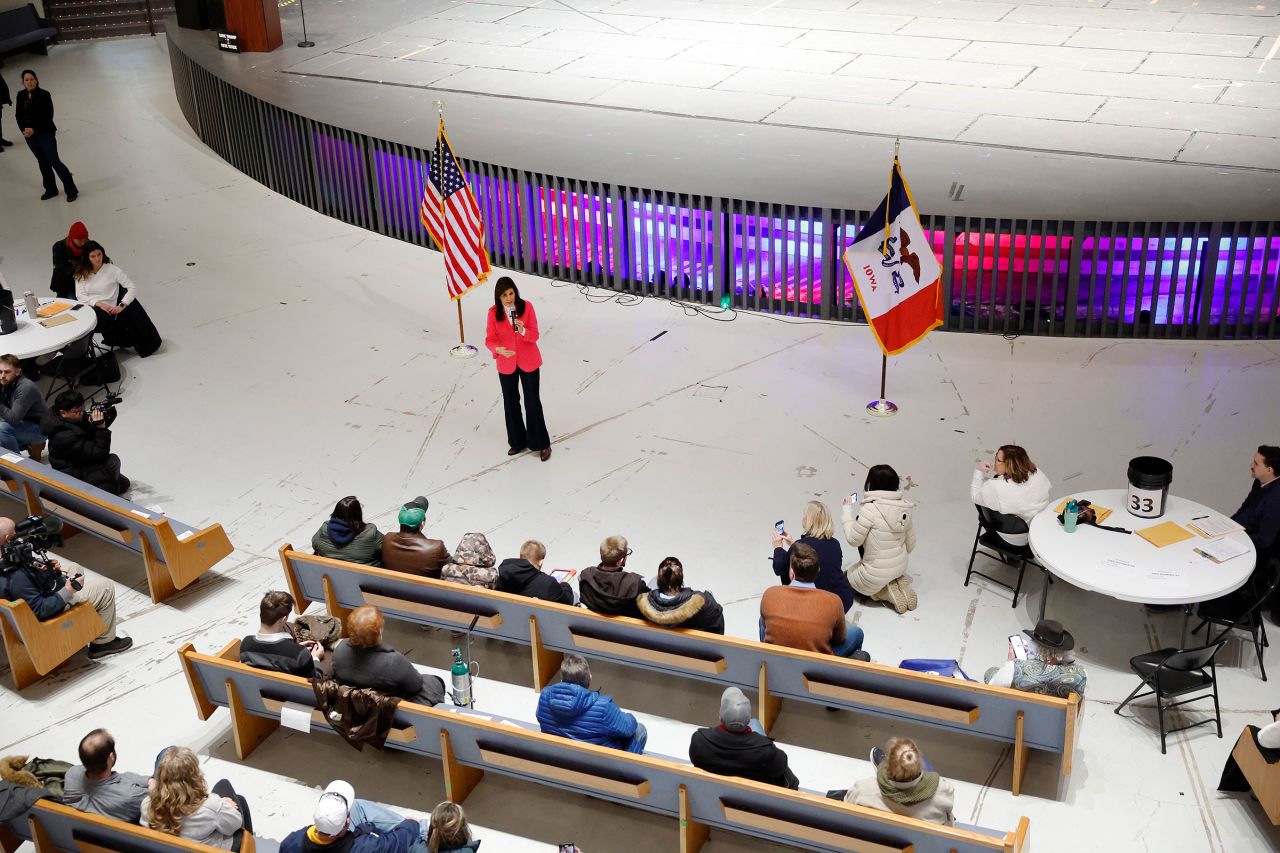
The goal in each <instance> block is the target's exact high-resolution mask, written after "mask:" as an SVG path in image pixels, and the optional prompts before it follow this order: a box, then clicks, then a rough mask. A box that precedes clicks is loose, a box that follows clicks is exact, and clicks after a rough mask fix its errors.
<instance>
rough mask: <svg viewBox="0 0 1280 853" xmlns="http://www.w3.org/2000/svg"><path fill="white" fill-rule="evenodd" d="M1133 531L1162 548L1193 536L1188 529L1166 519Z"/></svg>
mask: <svg viewBox="0 0 1280 853" xmlns="http://www.w3.org/2000/svg"><path fill="white" fill-rule="evenodd" d="M1133 532H1134V533H1136V534H1138V535H1139V536H1141V537H1142V538H1143V539H1145V540H1147V541H1148V542H1150V543H1151V544H1152V545H1155V546H1156V547H1157V548H1163V547H1164V546H1166V545H1172V544H1173V543H1174V542H1181V541H1183V540H1184V539H1191V538H1193V537H1194V536H1195V534H1194V533H1192V532H1191V531H1190V530H1187V529H1186V528H1185V527H1182V526H1181V525H1178V524H1176V523H1174V522H1172V521H1166V522H1165V523H1164V524H1157V525H1155V526H1154V527H1145V528H1143V529H1142V530H1135V531H1133Z"/></svg>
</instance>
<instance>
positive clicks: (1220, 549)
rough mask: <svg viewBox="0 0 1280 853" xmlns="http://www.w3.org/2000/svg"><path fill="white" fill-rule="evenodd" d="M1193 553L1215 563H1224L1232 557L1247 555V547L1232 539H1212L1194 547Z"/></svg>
mask: <svg viewBox="0 0 1280 853" xmlns="http://www.w3.org/2000/svg"><path fill="white" fill-rule="evenodd" d="M1195 552H1196V553H1197V554H1199V555H1200V556H1201V557H1204V558H1206V559H1209V560H1213V561H1214V562H1215V563H1225V562H1226V561H1227V560H1230V559H1231V558H1232V557H1239V556H1240V555H1241V554H1248V553H1249V546H1248V545H1244V544H1242V543H1240V542H1237V541H1236V540H1234V539H1213V540H1211V541H1209V542H1201V543H1200V544H1199V545H1197V546H1196V547H1195Z"/></svg>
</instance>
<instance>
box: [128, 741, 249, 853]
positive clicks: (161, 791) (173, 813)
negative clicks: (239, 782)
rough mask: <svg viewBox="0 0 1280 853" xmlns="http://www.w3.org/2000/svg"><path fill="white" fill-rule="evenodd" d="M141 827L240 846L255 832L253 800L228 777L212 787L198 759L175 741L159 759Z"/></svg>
mask: <svg viewBox="0 0 1280 853" xmlns="http://www.w3.org/2000/svg"><path fill="white" fill-rule="evenodd" d="M141 812H142V819H141V823H142V825H143V826H146V827H150V828H151V829H155V830H159V831H160V832H167V833H168V834H170V835H176V836H179V837H180V838H186V839H189V840H191V841H194V842H196V843H197V844H207V845H209V846H210V847H220V848H222V849H223V850H239V849H240V847H241V845H242V844H243V843H244V835H245V833H246V832H247V833H249V834H250V835H252V834H253V820H252V818H251V817H250V815H249V804H248V803H247V802H246V801H245V799H244V797H241V796H239V795H238V794H236V792H235V789H234V788H232V787H231V783H230V782H228V781H227V780H226V779H221V780H219V781H218V783H217V784H216V785H214V786H213V788H208V787H207V785H206V783H205V780H204V774H203V773H201V772H200V759H198V758H197V757H196V754H195V753H194V752H192V751H191V750H189V749H187V748H186V747H185V746H171V747H169V748H168V749H166V750H165V751H164V752H163V753H161V755H160V760H159V761H158V762H156V772H155V786H154V787H153V788H152V790H151V793H150V794H148V795H147V796H146V797H145V798H143V800H142V808H141Z"/></svg>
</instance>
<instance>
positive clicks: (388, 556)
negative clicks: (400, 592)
mask: <svg viewBox="0 0 1280 853" xmlns="http://www.w3.org/2000/svg"><path fill="white" fill-rule="evenodd" d="M430 505H431V502H430V501H428V500H427V499H426V498H425V497H423V496H421V495H419V496H418V497H416V498H414V499H413V500H411V501H409V502H408V503H406V504H405V505H404V506H402V507H400V514H399V516H398V517H397V521H399V522H400V530H399V531H398V532H392V533H388V534H387V535H386V536H384V537H382V567H383V568H385V569H391V571H393V572H404V573H405V574H407V575H421V576H423V577H428V578H438V577H440V567H441V566H443V565H444V564H445V563H447V562H449V549H448V548H446V547H444V543H443V542H441V541H440V540H439V539H428V538H427V536H426V534H424V533H423V532H422V525H423V524H424V523H425V522H426V520H427V507H428V506H430Z"/></svg>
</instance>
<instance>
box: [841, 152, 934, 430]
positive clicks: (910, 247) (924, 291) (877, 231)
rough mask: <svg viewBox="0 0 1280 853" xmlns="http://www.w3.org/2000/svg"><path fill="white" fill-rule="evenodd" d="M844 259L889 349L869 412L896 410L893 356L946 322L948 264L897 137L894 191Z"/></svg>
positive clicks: (865, 308)
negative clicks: (932, 236)
mask: <svg viewBox="0 0 1280 853" xmlns="http://www.w3.org/2000/svg"><path fill="white" fill-rule="evenodd" d="M844 264H845V266H846V267H847V268H848V270H849V274H850V275H851V276H853V286H854V288H855V289H856V290H857V291H858V301H859V302H861V303H862V312H863V313H864V314H866V316H867V321H868V322H869V323H870V324H871V332H872V334H874V335H875V337H876V343H878V344H879V345H880V349H881V351H882V353H883V355H882V356H881V360H880V399H878V400H873V401H872V402H870V403H868V404H867V411H869V412H871V413H872V414H874V415H881V416H888V415H892V414H894V413H895V412H897V411H898V407H897V406H895V405H894V404H893V403H891V402H889V401H888V400H886V399H885V398H884V385H885V374H886V372H887V370H888V361H889V359H888V357H889V356H891V355H897V354H898V353H900V352H905V351H906V350H908V349H910V348H911V347H913V346H915V345H916V344H918V343H919V342H920V341H921V340H923V339H924V336H925V335H927V334H929V332H930V331H932V330H933V329H936V328H938V326H941V325H942V266H941V264H939V263H938V259H937V257H935V256H934V254H933V248H932V247H931V246H930V245H929V240H928V238H927V237H926V236H925V233H924V228H922V227H921V225H920V215H919V213H917V212H916V207H915V203H914V202H913V201H912V200H911V190H910V188H908V187H907V181H906V178H904V177H903V176H902V165H901V164H900V163H899V162H898V145H897V143H896V142H895V143H894V146H893V168H892V169H891V170H890V172H889V192H888V193H887V194H886V195H885V197H884V201H882V202H880V206H879V207H877V208H876V209H875V212H874V213H872V214H871V219H869V220H868V221H867V224H866V225H865V226H864V227H863V228H862V230H861V231H860V232H858V236H857V238H855V239H854V241H853V244H852V245H850V246H849V248H848V249H847V250H846V251H845V253H844Z"/></svg>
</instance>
